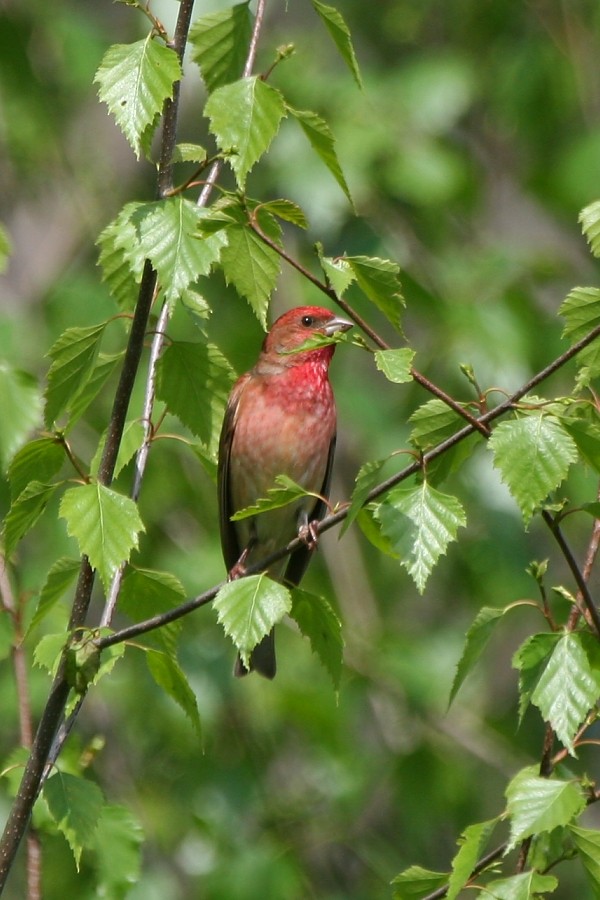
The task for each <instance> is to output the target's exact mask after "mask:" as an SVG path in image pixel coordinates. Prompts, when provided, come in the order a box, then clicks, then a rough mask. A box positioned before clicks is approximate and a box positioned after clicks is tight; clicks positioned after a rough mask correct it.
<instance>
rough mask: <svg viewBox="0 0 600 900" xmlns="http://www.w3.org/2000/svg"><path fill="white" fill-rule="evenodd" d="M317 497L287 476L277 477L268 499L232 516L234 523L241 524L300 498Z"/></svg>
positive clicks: (259, 500)
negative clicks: (244, 520)
mask: <svg viewBox="0 0 600 900" xmlns="http://www.w3.org/2000/svg"><path fill="white" fill-rule="evenodd" d="M307 496H313V497H314V496H316V495H315V494H311V492H310V491H307V490H305V489H304V488H303V487H301V486H300V485H299V484H296V482H295V481H294V480H293V479H292V478H289V477H288V476H287V475H277V477H276V478H275V484H274V487H272V488H269V490H268V491H267V496H266V497H260V498H259V499H258V500H257V501H256V503H255V504H253V505H252V506H247V507H246V508H245V509H239V510H236V512H235V513H234V514H233V515H232V516H231V521H232V522H239V521H240V520H241V519H249V518H251V517H252V516H256V515H259V513H263V512H267V511H268V510H270V509H281V507H282V506H287V505H288V504H289V503H293V502H294V501H295V500H298V499H299V498H300V497H307Z"/></svg>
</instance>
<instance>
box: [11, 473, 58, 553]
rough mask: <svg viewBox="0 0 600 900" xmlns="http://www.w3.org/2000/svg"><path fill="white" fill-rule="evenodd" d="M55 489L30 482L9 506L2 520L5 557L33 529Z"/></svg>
mask: <svg viewBox="0 0 600 900" xmlns="http://www.w3.org/2000/svg"><path fill="white" fill-rule="evenodd" d="M57 487H58V485H57V484H42V483H41V482H39V481H31V482H30V483H29V484H28V485H27V487H26V488H25V490H24V491H21V493H20V494H19V496H18V497H17V499H16V500H15V502H14V503H12V504H11V507H10V509H9V511H8V514H7V516H6V518H5V520H4V552H5V553H6V556H10V555H11V554H12V552H13V550H14V549H15V547H16V546H17V544H18V543H19V541H20V540H21V538H23V537H24V536H25V535H26V534H27V532H28V531H30V530H31V529H32V528H33V526H34V525H35V523H36V522H37V520H38V519H39V518H40V516H41V515H42V513H43V512H44V510H45V509H46V506H47V505H48V501H49V500H50V498H51V497H52V495H53V493H54V491H55V490H56V488H57Z"/></svg>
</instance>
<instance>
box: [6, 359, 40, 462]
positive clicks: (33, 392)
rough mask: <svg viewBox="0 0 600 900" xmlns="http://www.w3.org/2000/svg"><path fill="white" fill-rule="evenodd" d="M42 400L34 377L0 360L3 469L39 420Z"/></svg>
mask: <svg viewBox="0 0 600 900" xmlns="http://www.w3.org/2000/svg"><path fill="white" fill-rule="evenodd" d="M41 409H42V401H41V398H40V392H39V389H38V385H37V382H36V380H35V378H33V377H32V376H31V375H28V374H27V373H26V372H21V371H19V370H18V369H13V368H12V367H11V366H9V365H8V364H7V363H3V362H0V466H1V467H2V469H5V468H6V466H7V465H8V463H9V460H10V459H11V457H12V456H13V454H14V453H15V451H16V450H18V449H19V447H20V446H21V445H22V444H23V443H24V441H25V440H26V438H27V435H28V434H29V432H30V431H31V430H32V429H33V428H35V426H36V425H38V424H39V420H40V414H41Z"/></svg>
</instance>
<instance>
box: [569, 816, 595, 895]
mask: <svg viewBox="0 0 600 900" xmlns="http://www.w3.org/2000/svg"><path fill="white" fill-rule="evenodd" d="M569 831H570V832H571V837H572V838H573V843H574V844H575V847H576V848H577V852H578V854H579V858H580V859H581V862H582V863H583V867H584V869H585V871H586V872H587V874H588V877H589V880H590V886H591V888H592V892H593V895H594V897H595V898H596V900H597V898H598V897H600V831H595V830H592V829H591V828H579V827H578V826H577V825H570V826H569Z"/></svg>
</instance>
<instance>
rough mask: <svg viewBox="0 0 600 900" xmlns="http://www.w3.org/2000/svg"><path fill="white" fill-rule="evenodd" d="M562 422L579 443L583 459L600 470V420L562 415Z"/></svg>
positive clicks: (578, 446) (597, 470)
mask: <svg viewBox="0 0 600 900" xmlns="http://www.w3.org/2000/svg"><path fill="white" fill-rule="evenodd" d="M560 422H561V425H562V426H563V428H565V429H566V431H568V433H569V434H570V435H571V437H572V438H573V440H574V441H575V443H576V444H577V449H578V450H579V453H580V454H581V456H582V457H583V460H584V461H585V462H586V463H587V464H588V465H590V466H592V468H594V469H595V470H596V472H600V422H597V421H593V420H590V419H586V418H583V417H575V416H561V417H560Z"/></svg>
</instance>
